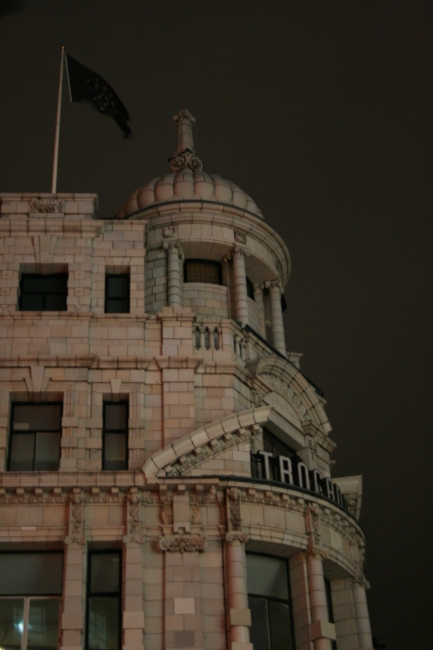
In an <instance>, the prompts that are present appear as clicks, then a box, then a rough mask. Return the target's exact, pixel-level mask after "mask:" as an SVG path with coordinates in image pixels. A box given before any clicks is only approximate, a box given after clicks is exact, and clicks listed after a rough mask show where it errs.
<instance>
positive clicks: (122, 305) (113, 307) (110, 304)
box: [105, 298, 129, 314]
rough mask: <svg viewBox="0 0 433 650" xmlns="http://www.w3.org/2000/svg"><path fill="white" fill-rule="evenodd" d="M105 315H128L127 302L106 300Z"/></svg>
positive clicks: (117, 299)
mask: <svg viewBox="0 0 433 650" xmlns="http://www.w3.org/2000/svg"><path fill="white" fill-rule="evenodd" d="M105 313H106V314H129V300H123V299H120V298H108V299H107V302H106V304H105Z"/></svg>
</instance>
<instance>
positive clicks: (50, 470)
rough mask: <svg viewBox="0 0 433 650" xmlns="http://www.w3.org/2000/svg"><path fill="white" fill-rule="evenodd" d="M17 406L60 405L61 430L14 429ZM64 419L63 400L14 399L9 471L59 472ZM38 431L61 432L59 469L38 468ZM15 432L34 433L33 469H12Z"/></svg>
mask: <svg viewBox="0 0 433 650" xmlns="http://www.w3.org/2000/svg"><path fill="white" fill-rule="evenodd" d="M17 406H60V429H59V431H53V430H45V429H41V427H38V428H37V429H26V430H15V429H14V414H15V408H16V407H17ZM62 419H63V402H62V401H61V400H56V401H46V402H29V401H25V402H21V401H13V402H12V403H11V415H10V424H9V443H8V460H7V471H8V472H57V471H58V470H59V468H60V459H61V456H62V447H61V444H62V428H63V427H62ZM38 433H58V434H59V459H58V466H57V469H45V470H44V469H36V468H35V464H36V449H37V445H36V443H37V434H38ZM14 434H15V435H16V434H18V435H33V436H34V441H33V468H32V469H28V470H25V469H11V463H12V442H13V437H14Z"/></svg>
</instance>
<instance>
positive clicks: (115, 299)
mask: <svg viewBox="0 0 433 650" xmlns="http://www.w3.org/2000/svg"><path fill="white" fill-rule="evenodd" d="M105 313H106V314H129V273H121V274H120V273H107V274H106V276H105Z"/></svg>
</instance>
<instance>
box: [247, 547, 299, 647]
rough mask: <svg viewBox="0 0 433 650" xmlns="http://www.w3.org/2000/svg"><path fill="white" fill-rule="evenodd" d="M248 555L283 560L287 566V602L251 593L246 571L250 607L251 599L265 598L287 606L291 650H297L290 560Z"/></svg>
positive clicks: (262, 554)
mask: <svg viewBox="0 0 433 650" xmlns="http://www.w3.org/2000/svg"><path fill="white" fill-rule="evenodd" d="M246 555H257V556H260V557H270V558H272V559H276V560H282V561H283V562H284V563H285V565H286V580H287V600H284V599H283V598H275V597H273V596H265V595H263V594H254V593H250V591H249V590H248V572H247V571H246V577H247V598H248V606H249V599H250V597H251V598H263V599H265V600H267V601H268V600H270V601H273V602H278V603H284V604H286V605H287V607H288V610H289V620H290V637H291V645H292V648H291V650H296V641H295V625H294V617H293V602H292V589H291V584H290V567H289V560H288V558H285V557H280V556H278V555H271V554H270V553H255V552H253V551H246ZM267 611H268V610H267ZM268 629H270V624H269V618H268ZM269 646H270V647H269V649H268V650H273V648H272V645H271V639H269Z"/></svg>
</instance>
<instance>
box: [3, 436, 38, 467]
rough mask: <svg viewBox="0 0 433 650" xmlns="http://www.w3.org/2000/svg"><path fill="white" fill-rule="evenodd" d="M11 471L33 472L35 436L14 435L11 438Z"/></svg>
mask: <svg viewBox="0 0 433 650" xmlns="http://www.w3.org/2000/svg"><path fill="white" fill-rule="evenodd" d="M10 454H11V455H10V460H9V469H10V471H11V472H31V471H33V465H34V459H35V456H34V454H35V434H34V433H14V434H13V435H12V438H11V451H10Z"/></svg>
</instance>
